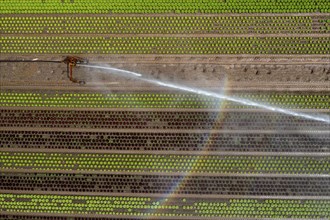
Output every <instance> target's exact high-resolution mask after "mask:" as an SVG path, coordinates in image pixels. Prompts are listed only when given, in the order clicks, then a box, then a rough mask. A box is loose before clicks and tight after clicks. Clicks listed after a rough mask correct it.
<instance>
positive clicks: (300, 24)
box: [0, 16, 330, 34]
mask: <svg viewBox="0 0 330 220" xmlns="http://www.w3.org/2000/svg"><path fill="white" fill-rule="evenodd" d="M327 18H328V17H326V16H325V17H323V19H322V21H323V20H326V19H327ZM0 23H1V24H2V25H1V26H0V33H3V34H42V33H47V34H94V33H99V34H193V33H195V34H253V33H255V34H279V33H285V34H298V33H304V34H307V33H329V32H330V29H329V27H328V26H326V23H324V22H320V21H319V19H317V18H313V17H311V16H207V17H201V16H197V17H196V16H182V17H181V16H180V17H178V16H159V17H158V16H157V17H145V16H143V17H142V16H126V17H124V16H116V17H112V16H111V17H82V16H75V17H71V16H70V17H69V16H67V17H0Z"/></svg>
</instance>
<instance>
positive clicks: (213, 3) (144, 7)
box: [0, 0, 330, 14]
mask: <svg viewBox="0 0 330 220" xmlns="http://www.w3.org/2000/svg"><path fill="white" fill-rule="evenodd" d="M262 12H266V13H301V12H304V13H311V12H330V3H329V1H328V0H309V1H306V0H281V1H274V0H258V1H256V0H190V1H181V0H166V1H163V0H129V1H128V0H94V1H90V0H74V1H71V0H62V1H60V0H46V1H41V0H25V1H24V4H22V1H20V0H2V1H1V2H0V13H1V14H18V13H28V14H36V13H42V14H45V13H55V14H59V13H60V14H66V13H83V14H86V13H88V14H96V13H102V14H108V13H114V14H124V13H141V14H142V13H143V14H153V13H157V14H159V13H262Z"/></svg>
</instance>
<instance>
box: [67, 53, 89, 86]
mask: <svg viewBox="0 0 330 220" xmlns="http://www.w3.org/2000/svg"><path fill="white" fill-rule="evenodd" d="M63 62H64V63H66V64H67V75H68V78H69V79H70V81H71V82H74V83H77V82H78V81H77V80H76V79H74V78H73V73H72V69H73V67H74V66H76V65H77V64H82V63H83V64H87V63H88V60H87V59H84V58H81V57H75V56H67V57H66V58H65V59H64V60H63ZM79 83H81V82H79Z"/></svg>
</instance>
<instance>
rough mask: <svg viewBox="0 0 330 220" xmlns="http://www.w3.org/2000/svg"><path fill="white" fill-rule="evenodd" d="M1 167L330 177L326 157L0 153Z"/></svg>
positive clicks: (329, 167) (329, 168) (329, 165)
mask: <svg viewBox="0 0 330 220" xmlns="http://www.w3.org/2000/svg"><path fill="white" fill-rule="evenodd" d="M0 161H1V163H0V168H2V169H32V170H49V171H54V170H77V171H107V172H125V171H126V172H137V173H140V172H192V173H276V174H286V173H288V174H330V163H329V158H327V157H295V156H194V155H191V156H185V155H184V156H183V155H150V154H145V155H140V154H92V153H90V154H78V153H71V154H69V153H21V152H13V153H10V152H0Z"/></svg>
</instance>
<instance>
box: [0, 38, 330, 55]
mask: <svg viewBox="0 0 330 220" xmlns="http://www.w3.org/2000/svg"><path fill="white" fill-rule="evenodd" d="M0 53H4V54H7V53H23V54H30V53H34V54H84V53H89V54H329V53H330V38H328V37H87V36H86V37H4V36H2V37H1V38H0Z"/></svg>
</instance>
